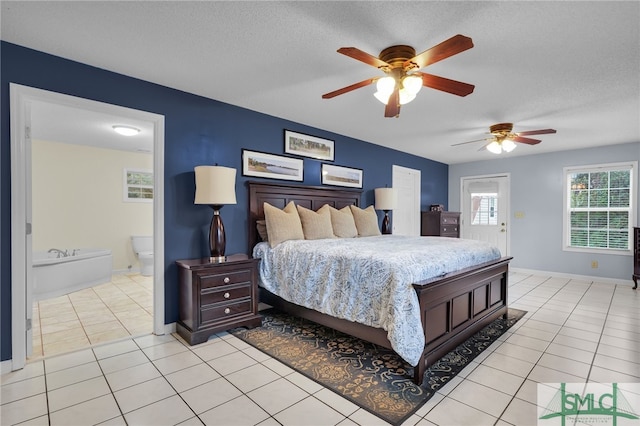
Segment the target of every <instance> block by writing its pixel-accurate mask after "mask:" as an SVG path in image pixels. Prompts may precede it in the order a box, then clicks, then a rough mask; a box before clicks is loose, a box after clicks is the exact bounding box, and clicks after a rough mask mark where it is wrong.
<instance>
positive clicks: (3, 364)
mask: <svg viewBox="0 0 640 426" xmlns="http://www.w3.org/2000/svg"><path fill="white" fill-rule="evenodd" d="M11 368H13V361H12V360H10V359H8V360H6V361H0V374H7V373H11Z"/></svg>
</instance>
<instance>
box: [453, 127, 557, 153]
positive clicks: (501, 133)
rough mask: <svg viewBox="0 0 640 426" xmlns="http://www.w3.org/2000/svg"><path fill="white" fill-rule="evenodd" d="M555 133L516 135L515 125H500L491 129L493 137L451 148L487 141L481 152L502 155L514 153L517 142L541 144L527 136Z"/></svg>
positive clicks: (546, 131)
mask: <svg viewBox="0 0 640 426" xmlns="http://www.w3.org/2000/svg"><path fill="white" fill-rule="evenodd" d="M555 132H556V131H555V130H554V129H541V130H529V131H526V132H516V133H514V132H513V123H498V124H494V125H493V126H491V127H489V133H491V135H492V136H490V137H488V138H484V139H476V140H473V141H468V142H461V143H456V144H453V145H451V146H458V145H465V144H468V143H474V142H480V141H486V142H487V143H486V144H485V145H484V146H483V147H482V148H480V150H483V149H486V150H487V151H489V152H492V153H494V154H500V153H501V152H502V151H505V152H511V151H513V150H514V149H515V148H516V144H515V142H520V143H525V144H527V145H536V144H539V143H540V142H541V141H540V140H539V139H532V138H526V137H525V136H532V135H544V134H548V133H555Z"/></svg>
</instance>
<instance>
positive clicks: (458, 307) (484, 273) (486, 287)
mask: <svg viewBox="0 0 640 426" xmlns="http://www.w3.org/2000/svg"><path fill="white" fill-rule="evenodd" d="M510 260H511V258H510V257H503V258H502V259H499V260H497V261H495V262H488V263H484V264H481V265H478V266H475V267H472V268H467V269H464V270H461V271H457V272H454V273H451V274H448V275H445V276H444V277H441V278H439V279H437V280H429V281H424V282H420V283H416V284H414V285H413V286H414V288H415V289H416V292H417V293H418V299H419V301H420V312H421V317H422V328H423V329H424V335H425V349H424V352H423V355H422V362H421V363H420V364H418V366H416V368H415V369H414V381H415V382H416V383H418V384H420V383H422V378H423V376H424V373H425V370H426V368H427V367H428V366H429V365H431V364H433V363H434V362H436V361H437V360H439V359H440V358H442V356H443V355H445V354H446V353H447V352H450V351H451V350H453V349H455V348H456V346H458V345H459V344H461V343H462V342H464V341H465V340H466V339H468V338H469V337H471V336H472V335H473V334H475V333H477V332H478V331H480V330H481V329H482V328H483V327H485V326H486V325H487V324H489V323H491V322H492V321H493V320H494V319H496V318H498V317H499V316H501V315H504V316H506V314H507V300H508V299H507V291H508V285H509V283H508V279H509V261H510Z"/></svg>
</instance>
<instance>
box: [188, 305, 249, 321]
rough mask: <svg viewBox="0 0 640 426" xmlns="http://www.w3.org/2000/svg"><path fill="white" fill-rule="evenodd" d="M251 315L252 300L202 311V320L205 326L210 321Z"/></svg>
mask: <svg viewBox="0 0 640 426" xmlns="http://www.w3.org/2000/svg"><path fill="white" fill-rule="evenodd" d="M248 313H251V300H246V301H244V302H237V303H229V304H227V305H220V306H215V307H212V308H208V309H204V308H203V309H201V310H200V320H201V322H202V323H203V324H204V323H206V322H210V321H223V320H225V319H227V318H233V317H235V316H238V315H243V314H248Z"/></svg>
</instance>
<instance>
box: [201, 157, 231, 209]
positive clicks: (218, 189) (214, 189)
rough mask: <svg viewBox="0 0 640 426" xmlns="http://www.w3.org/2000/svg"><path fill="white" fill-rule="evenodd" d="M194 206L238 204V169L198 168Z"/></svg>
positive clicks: (220, 167)
mask: <svg viewBox="0 0 640 426" xmlns="http://www.w3.org/2000/svg"><path fill="white" fill-rule="evenodd" d="M194 170H195V173H196V197H195V201H194V204H209V205H224V204H236V169H232V168H230V167H222V166H196V167H195V169H194Z"/></svg>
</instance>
